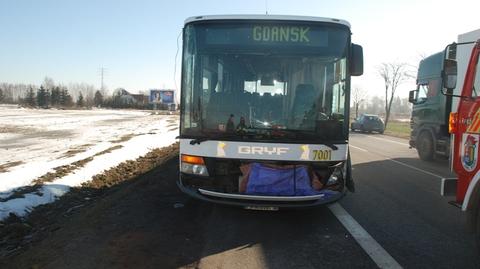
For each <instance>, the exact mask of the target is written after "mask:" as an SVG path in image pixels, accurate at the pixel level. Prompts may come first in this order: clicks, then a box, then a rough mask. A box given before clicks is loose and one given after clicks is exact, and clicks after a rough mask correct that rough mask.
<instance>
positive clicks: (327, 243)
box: [0, 133, 480, 268]
mask: <svg viewBox="0 0 480 269" xmlns="http://www.w3.org/2000/svg"><path fill="white" fill-rule="evenodd" d="M350 142H351V154H352V159H353V173H354V176H355V180H356V193H354V194H349V195H348V196H347V197H345V198H344V199H343V200H342V201H341V202H340V203H339V204H335V205H334V206H333V207H320V208H315V209H308V210H289V211H280V212H258V211H248V210H243V209H240V208H231V207H226V206H221V205H215V204H209V203H204V202H200V201H196V200H193V199H190V198H189V197H187V196H185V195H184V194H182V193H181V192H179V191H178V189H177V188H176V186H175V184H174V181H175V179H176V176H177V173H178V171H177V167H178V161H177V159H176V158H173V159H171V160H170V161H169V162H167V163H166V164H164V165H162V166H160V167H158V168H157V169H155V170H153V171H151V172H149V173H147V174H146V175H143V176H142V177H139V178H137V179H135V180H133V181H132V182H128V183H124V184H122V185H120V186H117V187H115V188H112V189H111V190H108V191H106V193H105V194H104V195H102V196H101V197H100V198H98V199H97V202H95V203H92V204H89V205H88V206H85V207H83V208H81V209H79V210H78V212H77V213H75V214H73V215H71V216H69V217H68V218H63V219H61V220H60V221H58V222H57V223H55V224H54V225H53V227H54V228H52V229H51V233H49V234H48V236H47V237H46V238H44V239H42V240H40V241H38V242H34V243H32V244H31V246H29V247H28V248H27V249H26V250H25V251H23V252H22V253H20V254H18V255H16V256H13V257H11V258H9V259H7V260H6V261H5V262H4V263H3V264H2V263H1V262H0V267H1V266H4V267H5V268H16V267H18V268H36V267H38V268H67V267H68V268H94V267H96V268H178V267H181V268H377V267H378V266H379V265H382V264H385V263H382V262H387V264H389V265H399V266H401V267H404V268H479V267H480V259H479V257H478V256H477V252H476V247H475V244H474V241H473V237H472V236H471V235H470V234H468V233H467V232H466V229H465V225H464V219H463V217H462V213H461V212H460V210H459V209H457V208H455V207H453V206H451V205H449V204H448V203H447V202H448V199H447V198H444V197H441V196H440V195H439V191H440V184H439V183H440V179H441V178H442V177H451V176H453V175H452V174H450V172H449V169H448V162H447V161H439V162H435V163H426V162H422V161H420V160H419V159H418V158H417V155H416V152H415V151H414V150H412V149H409V148H408V144H407V141H406V140H404V139H398V138H392V137H388V136H383V135H367V134H356V133H354V134H352V135H351V139H350ZM339 209H340V210H342V209H344V210H345V212H344V214H343V215H342V214H339V213H338V210H339ZM342 216H343V217H350V219H347V220H345V219H343V221H342V222H341V221H340V219H342ZM339 218H340V219H339ZM344 225H345V226H344ZM347 228H348V229H347ZM48 229H50V228H48ZM359 242H362V244H359Z"/></svg>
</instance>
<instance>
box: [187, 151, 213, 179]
mask: <svg viewBox="0 0 480 269" xmlns="http://www.w3.org/2000/svg"><path fill="white" fill-rule="evenodd" d="M180 160H181V163H180V172H182V173H186V174H192V175H198V176H208V170H207V166H206V165H205V162H204V161H203V158H202V157H198V156H191V155H183V154H182V156H181V159H180Z"/></svg>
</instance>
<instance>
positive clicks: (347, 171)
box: [177, 15, 363, 210]
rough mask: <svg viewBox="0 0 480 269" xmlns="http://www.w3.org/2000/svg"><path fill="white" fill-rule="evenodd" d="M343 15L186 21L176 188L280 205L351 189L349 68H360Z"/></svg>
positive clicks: (220, 199)
mask: <svg viewBox="0 0 480 269" xmlns="http://www.w3.org/2000/svg"><path fill="white" fill-rule="evenodd" d="M351 35H352V33H351V30H350V24H349V23H348V22H347V21H344V20H339V19H331V18H320V17H305V16H284V15H222V16H221V15H216V16H197V17H191V18H188V19H187V20H186V21H185V25H184V28H183V52H182V54H183V55H182V75H181V76H182V78H181V102H180V136H179V139H180V156H179V159H180V160H179V161H180V164H179V166H180V168H179V169H180V176H179V179H178V182H177V183H178V184H177V185H178V186H179V188H180V189H181V190H182V191H183V192H185V193H187V194H189V195H191V196H193V197H195V198H198V199H202V200H206V201H210V202H216V203H222V204H228V205H235V206H241V207H244V208H247V209H257V210H278V209H280V208H288V207H308V206H315V205H322V204H327V203H332V202H334V201H337V200H339V199H340V198H342V197H343V196H344V195H345V194H346V192H347V191H354V183H353V179H352V173H351V161H350V154H349V150H348V137H349V107H350V106H349V104H350V77H351V76H360V75H362V73H363V50H362V47H361V46H359V45H356V44H352V43H351Z"/></svg>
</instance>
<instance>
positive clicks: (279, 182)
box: [246, 163, 322, 196]
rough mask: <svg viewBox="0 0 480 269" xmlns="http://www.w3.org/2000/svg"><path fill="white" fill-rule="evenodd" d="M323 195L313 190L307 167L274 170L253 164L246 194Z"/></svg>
mask: <svg viewBox="0 0 480 269" xmlns="http://www.w3.org/2000/svg"><path fill="white" fill-rule="evenodd" d="M320 193H322V192H321V191H316V190H314V189H313V188H312V186H311V183H310V176H309V175H308V170H307V167H305V166H297V167H295V168H293V167H292V168H273V167H268V166H264V165H261V164H259V163H253V164H252V167H251V172H250V176H249V178H248V183H247V190H246V194H250V195H270V196H307V195H316V194H320Z"/></svg>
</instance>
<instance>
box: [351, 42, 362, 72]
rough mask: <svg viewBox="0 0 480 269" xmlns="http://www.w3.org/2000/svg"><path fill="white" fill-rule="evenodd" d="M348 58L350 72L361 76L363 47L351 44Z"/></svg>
mask: <svg viewBox="0 0 480 269" xmlns="http://www.w3.org/2000/svg"><path fill="white" fill-rule="evenodd" d="M351 49H352V50H351V59H350V74H351V75H352V76H361V75H362V74H363V48H362V46H360V45H357V44H352V48H351Z"/></svg>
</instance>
